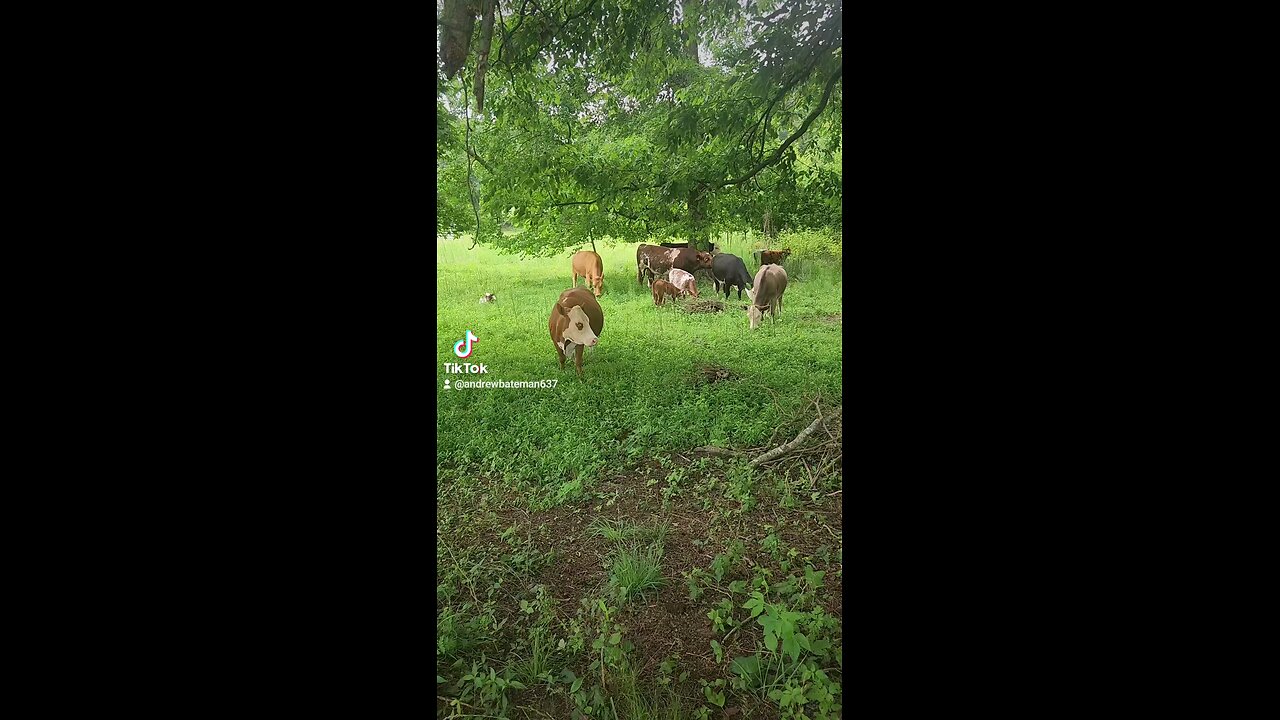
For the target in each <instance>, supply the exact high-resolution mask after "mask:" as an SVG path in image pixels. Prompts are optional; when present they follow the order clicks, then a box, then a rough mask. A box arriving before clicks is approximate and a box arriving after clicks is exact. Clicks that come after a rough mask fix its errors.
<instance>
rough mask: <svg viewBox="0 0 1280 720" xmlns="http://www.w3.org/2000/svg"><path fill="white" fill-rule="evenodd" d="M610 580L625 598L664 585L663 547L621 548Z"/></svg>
mask: <svg viewBox="0 0 1280 720" xmlns="http://www.w3.org/2000/svg"><path fill="white" fill-rule="evenodd" d="M609 582H610V583H612V584H613V586H614V587H615V588H617V590H618V594H619V596H620V597H621V598H622V599H624V600H630V599H631V598H634V597H639V596H642V595H644V594H645V593H647V592H649V591H650V590H655V589H657V588H658V587H659V586H661V585H662V547H661V546H660V545H651V546H648V547H638V546H633V547H629V548H625V549H621V550H619V551H618V553H617V555H615V556H614V559H613V567H612V569H610V571H609Z"/></svg>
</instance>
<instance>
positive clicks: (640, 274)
mask: <svg viewBox="0 0 1280 720" xmlns="http://www.w3.org/2000/svg"><path fill="white" fill-rule="evenodd" d="M711 259H712V258H711V253H709V252H702V251H701V250H694V249H693V248H664V247H661V246H658V245H646V244H644V243H641V244H640V246H639V247H637V248H636V282H637V283H641V282H645V281H646V280H647V281H648V283H649V284H650V285H652V284H653V279H654V278H658V277H663V276H665V275H666V274H667V271H668V270H670V269H671V268H677V269H679V270H684V271H685V272H687V273H690V274H696V273H697V272H698V271H699V270H710V269H711Z"/></svg>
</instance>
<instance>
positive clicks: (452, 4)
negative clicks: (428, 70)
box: [440, 0, 476, 78]
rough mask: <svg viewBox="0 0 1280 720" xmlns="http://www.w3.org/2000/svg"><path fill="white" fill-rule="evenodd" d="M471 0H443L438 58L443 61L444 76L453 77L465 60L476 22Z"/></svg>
mask: <svg viewBox="0 0 1280 720" xmlns="http://www.w3.org/2000/svg"><path fill="white" fill-rule="evenodd" d="M471 1H472V0H444V10H443V12H441V14H440V25H441V28H442V29H443V30H444V33H443V37H441V38H440V58H441V60H443V61H444V76H445V77H446V78H453V76H454V75H455V74H457V72H458V71H459V70H461V69H462V66H463V65H464V64H466V62H467V51H468V50H469V49H470V45H471V32H472V30H473V28H475V24H476V14H475V11H474V8H473V6H472V4H471Z"/></svg>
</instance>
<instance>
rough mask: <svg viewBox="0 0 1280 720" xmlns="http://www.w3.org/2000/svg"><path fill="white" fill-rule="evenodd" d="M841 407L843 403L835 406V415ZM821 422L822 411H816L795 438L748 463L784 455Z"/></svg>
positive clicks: (800, 442)
mask: <svg viewBox="0 0 1280 720" xmlns="http://www.w3.org/2000/svg"><path fill="white" fill-rule="evenodd" d="M842 407H843V405H842V406H839V407H837V408H836V411H835V414H836V415H839V414H840V409H841V408H842ZM822 423H823V418H822V411H818V417H817V418H815V419H814V421H813V422H811V423H809V427H807V428H805V429H803V430H801V431H800V434H799V435H796V436H795V439H793V440H792V441H791V442H789V443H787V444H785V445H779V446H778V447H776V448H774V449H772V450H770V451H769V452H767V453H765V454H763V455H761V456H759V457H757V458H756V459H754V460H752V461H751V462H750V465H752V466H756V465H760V464H761V463H767V462H769V461H771V460H775V459H777V458H779V457H781V456H782V455H785V454H786V453H788V452H790V451H792V450H794V449H795V448H797V447H799V446H800V445H801V444H802V443H803V442H804V441H805V440H806V439H807V438H808V437H809V436H810V435H812V434H813V431H814V430H817V429H818V426H819V425H821V424H822Z"/></svg>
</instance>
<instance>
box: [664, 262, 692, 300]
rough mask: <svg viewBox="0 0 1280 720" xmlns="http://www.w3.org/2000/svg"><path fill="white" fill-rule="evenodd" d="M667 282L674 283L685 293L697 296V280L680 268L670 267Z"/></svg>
mask: <svg viewBox="0 0 1280 720" xmlns="http://www.w3.org/2000/svg"><path fill="white" fill-rule="evenodd" d="M667 282H669V283H671V284H672V285H675V286H676V287H677V288H679V289H680V292H682V293H684V294H685V295H692V296H694V297H698V281H697V280H695V279H694V277H693V276H692V275H690V274H689V273H687V272H685V271H684V270H681V269H680V268H671V270H669V271H668V272H667Z"/></svg>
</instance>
